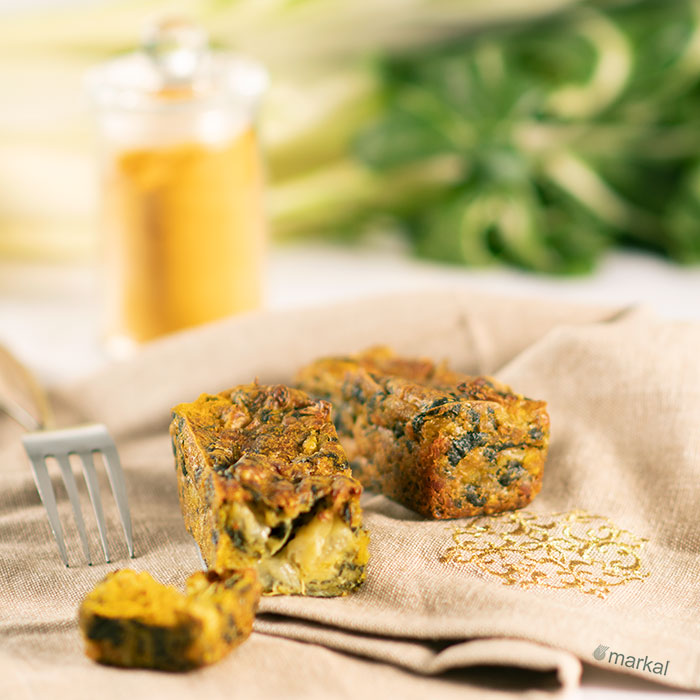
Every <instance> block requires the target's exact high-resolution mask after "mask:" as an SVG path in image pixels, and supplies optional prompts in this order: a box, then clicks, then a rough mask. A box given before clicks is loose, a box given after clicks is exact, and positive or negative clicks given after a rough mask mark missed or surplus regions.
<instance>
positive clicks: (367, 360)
mask: <svg viewBox="0 0 700 700" xmlns="http://www.w3.org/2000/svg"><path fill="white" fill-rule="evenodd" d="M297 381H298V384H299V386H300V387H301V388H303V389H304V390H305V391H307V392H309V394H311V395H312V396H316V397H319V398H323V399H327V400H329V401H331V402H332V403H333V405H334V408H335V410H336V412H337V413H336V416H335V422H336V425H337V427H338V433H339V435H340V437H341V441H342V443H343V445H344V447H345V448H346V451H347V453H348V457H349V459H350V460H351V464H352V466H353V470H354V472H355V474H356V475H357V476H358V478H359V479H360V480H361V481H362V482H363V484H364V485H365V486H366V487H367V488H370V489H372V490H376V491H379V492H381V493H384V494H385V495H387V496H389V497H391V498H393V499H394V500H396V501H398V502H400V503H403V504H404V505H406V506H408V507H409V508H412V509H413V510H415V511H417V512H418V513H421V514H422V515H425V516H428V517H432V518H455V517H463V516H472V515H479V514H482V513H498V512H501V511H504V510H512V509H514V508H520V507H522V506H524V505H527V504H528V503H529V502H530V501H531V500H532V499H533V498H534V497H535V495H536V494H537V493H538V492H539V490H540V488H541V484H542V473H543V467H544V461H545V457H546V452H547V446H548V441H549V416H548V415H547V411H546V404H545V402H543V401H533V400H530V399H527V398H524V397H523V396H520V395H519V394H515V393H513V392H512V391H511V390H510V389H509V388H508V387H507V386H505V385H503V384H501V383H499V382H497V381H496V380H494V379H492V378H490V377H471V376H468V375H465V374H460V373H458V372H454V371H452V370H450V369H449V368H448V367H446V366H444V365H435V364H434V363H432V362H431V361H430V360H425V359H407V358H401V357H397V356H395V355H394V354H393V352H392V351H391V350H389V349H388V348H373V349H370V350H368V351H366V352H364V353H362V354H360V355H357V356H354V357H342V358H326V359H321V360H318V361H317V362H314V363H313V364H311V365H309V366H308V367H305V368H303V369H302V370H301V371H300V372H299V374H298V377H297Z"/></svg>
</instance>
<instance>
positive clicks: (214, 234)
mask: <svg viewBox="0 0 700 700" xmlns="http://www.w3.org/2000/svg"><path fill="white" fill-rule="evenodd" d="M262 180H263V178H262V168H261V161H260V155H259V152H258V146H257V141H256V137H255V133H254V132H253V131H252V130H248V131H245V132H243V133H242V134H241V135H239V136H238V137H237V138H236V139H235V140H233V141H231V142H229V143H228V144H226V145H223V146H221V147H213V146H206V145H202V144H194V143H193V144H185V145H178V146H174V147H168V148H158V149H152V150H133V151H128V152H122V153H121V154H119V156H118V157H117V158H115V160H114V162H113V164H112V167H111V169H110V171H109V172H108V173H107V182H106V183H105V193H106V196H105V211H104V213H105V218H106V221H105V228H106V232H107V235H106V250H105V254H106V262H107V276H108V279H107V296H108V308H109V319H108V333H109V334H110V335H119V336H126V337H128V338H131V339H133V340H136V341H145V340H150V339H152V338H155V337H157V336H159V335H163V334H165V333H170V332H172V331H176V330H179V329H181V328H185V327H188V326H193V325H196V324H199V323H204V322H207V321H211V320H214V319H217V318H221V317H224V316H227V315H230V314H234V313H237V312H239V311H245V310H249V309H254V308H256V307H258V306H259V305H260V303H261V287H262V265H263V255H264V238H265V236H264V212H263V192H262Z"/></svg>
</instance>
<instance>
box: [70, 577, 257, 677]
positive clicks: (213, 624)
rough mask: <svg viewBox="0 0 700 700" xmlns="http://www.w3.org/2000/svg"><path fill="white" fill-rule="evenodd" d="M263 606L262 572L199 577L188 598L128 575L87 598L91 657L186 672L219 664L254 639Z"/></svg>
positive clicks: (85, 624)
mask: <svg viewBox="0 0 700 700" xmlns="http://www.w3.org/2000/svg"><path fill="white" fill-rule="evenodd" d="M259 600H260V584H259V583H258V580H257V576H256V574H255V571H253V570H252V569H247V570H241V571H227V572H225V573H224V574H222V575H221V576H220V575H219V574H217V573H215V572H213V571H208V572H206V573H204V572H198V573H196V574H193V575H192V576H190V577H189V578H188V579H187V593H186V594H185V595H183V594H182V593H180V592H179V591H177V590H175V589H174V588H173V587H172V586H164V585H163V584H161V583H158V582H157V581H155V580H154V579H153V578H152V577H151V575H150V574H148V573H146V572H143V573H136V572H135V571H132V570H131V569H121V570H119V571H115V572H114V573H111V574H108V575H107V577H106V578H105V579H104V580H103V581H101V582H100V583H98V584H97V586H96V587H95V588H94V589H93V590H92V591H91V592H90V593H89V594H88V595H87V596H86V598H85V600H83V603H82V605H81V606H80V612H79V623H80V629H81V631H82V633H83V637H84V639H85V653H86V654H87V655H88V656H89V657H90V658H91V659H94V660H95V661H99V662H100V663H103V664H109V665H112V666H125V667H130V668H155V669H160V670H164V671H186V670H188V669H191V668H197V667H199V666H204V665H206V664H210V663H213V662H214V661H218V660H219V659H220V658H222V657H223V656H225V655H226V654H227V653H228V652H229V651H231V649H233V648H234V647H235V646H237V645H239V644H240V643H241V642H243V641H244V640H245V639H247V638H248V636H249V635H250V633H251V630H252V629H253V619H254V617H255V611H256V609H257V606H258V601H259Z"/></svg>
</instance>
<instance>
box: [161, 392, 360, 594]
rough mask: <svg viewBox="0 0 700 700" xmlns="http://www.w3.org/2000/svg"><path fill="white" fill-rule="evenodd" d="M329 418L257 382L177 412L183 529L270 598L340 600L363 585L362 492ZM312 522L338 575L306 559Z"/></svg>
mask: <svg viewBox="0 0 700 700" xmlns="http://www.w3.org/2000/svg"><path fill="white" fill-rule="evenodd" d="M330 410H331V409H330V405H329V404H328V403H327V402H325V401H317V400H313V399H311V398H310V397H309V396H308V395H307V394H305V393H304V392H302V391H299V390H298V389H290V388H288V387H286V386H283V385H274V386H265V385H259V384H257V383H254V384H247V385H242V386H238V387H235V388H234V389H231V390H229V391H225V392H222V393H220V394H217V395H214V396H212V395H207V394H203V395H202V396H200V397H199V398H198V399H197V400H196V401H194V402H192V403H186V404H180V405H179V406H176V407H175V408H174V409H173V420H172V423H171V427H170V433H171V437H172V441H173V447H174V452H175V456H176V466H177V473H178V484H179V493H180V502H181V506H182V510H183V514H184V517H185V524H186V526H187V528H188V529H189V531H190V532H191V533H192V535H193V536H194V538H195V540H196V541H197V543H198V545H199V547H200V550H201V552H202V555H203V557H204V558H205V560H206V561H207V563H208V564H209V565H210V566H212V567H215V568H217V569H218V568H222V567H223V568H235V567H237V566H256V567H257V568H258V572H259V574H260V575H261V579H262V583H263V588H264V591H265V592H266V593H306V594H309V595H338V594H342V593H345V592H347V591H348V590H350V589H351V588H353V587H354V586H356V585H358V584H359V583H360V582H361V581H362V579H363V578H364V565H365V563H366V560H367V553H366V549H367V535H366V532H365V530H364V529H363V528H362V523H361V520H362V516H361V510H360V506H359V497H360V494H361V491H362V486H361V485H360V483H359V482H358V481H357V480H356V479H355V478H353V476H352V473H351V471H350V468H349V466H348V463H347V457H346V456H345V452H344V451H343V448H342V447H341V445H340V443H339V441H338V437H337V434H336V432H335V428H334V427H333V423H332V422H331V420H330ZM311 521H314V523H315V524H319V523H320V524H322V525H325V527H320V526H319V527H317V528H316V530H317V532H316V535H314V536H315V537H317V538H318V537H324V538H325V539H326V540H327V542H326V544H327V546H326V547H321V551H320V555H319V556H321V557H326V559H327V558H329V557H331V556H336V557H337V567H336V568H337V570H334V569H333V567H332V566H331V567H330V569H329V568H328V567H326V568H325V569H324V570H323V572H319V566H317V563H318V562H314V561H312V560H311V559H309V558H308V557H307V556H306V553H304V552H302V551H300V549H301V548H302V547H301V544H300V543H301V542H303V537H302V535H303V534H304V533H307V534H308V531H309V528H310V522H311ZM302 530H303V532H302ZM321 530H323V533H324V534H319V533H320V532H321ZM309 537H311V535H310V534H309ZM295 539H296V540H297V541H296V542H294V544H293V546H291V543H292V540H295ZM341 540H342V542H341ZM287 550H288V551H287ZM331 550H333V551H331ZM341 550H343V551H341ZM288 554H289V555H290V556H287V555H288ZM292 555H293V556H292ZM290 557H291V558H290ZM272 560H274V561H272ZM302 560H303V561H302ZM326 563H327V562H326ZM320 564H322V563H319V565H320ZM323 566H325V564H324V565H323ZM323 566H321V568H323ZM310 568H314V571H315V573H312V572H311V571H310ZM302 569H303V571H302ZM324 576H327V578H324Z"/></svg>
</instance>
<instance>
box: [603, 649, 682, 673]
mask: <svg viewBox="0 0 700 700" xmlns="http://www.w3.org/2000/svg"><path fill="white" fill-rule="evenodd" d="M608 649H610V647H606V646H605V645H603V644H599V645H598V647H597V648H596V650H595V651H594V652H593V658H594V659H596V660H598V661H603V660H604V659H605V658H606V656H607V659H608V663H609V664H617V665H618V666H626V667H627V668H636V669H637V670H641V671H648V672H649V673H655V674H656V675H657V676H665V675H666V672H667V671H668V664H669V661H666V663H665V664H664V663H663V662H662V661H654V659H650V658H649V657H648V656H631V655H626V654H623V653H621V652H618V651H608Z"/></svg>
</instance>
